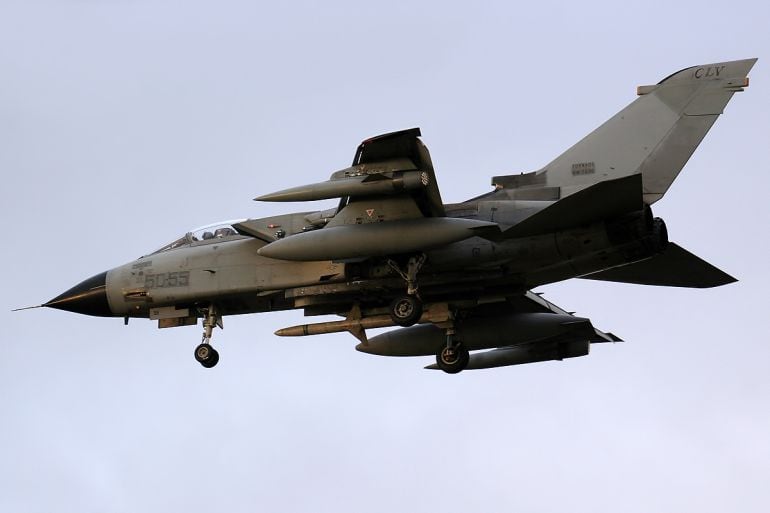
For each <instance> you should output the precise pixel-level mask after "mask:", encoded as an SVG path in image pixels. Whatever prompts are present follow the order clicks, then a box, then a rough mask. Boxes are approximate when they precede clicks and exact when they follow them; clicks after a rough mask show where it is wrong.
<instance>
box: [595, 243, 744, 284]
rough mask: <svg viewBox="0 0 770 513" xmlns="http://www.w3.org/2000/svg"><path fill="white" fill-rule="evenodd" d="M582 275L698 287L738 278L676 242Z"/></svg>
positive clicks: (600, 278)
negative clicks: (643, 257)
mask: <svg viewBox="0 0 770 513" xmlns="http://www.w3.org/2000/svg"><path fill="white" fill-rule="evenodd" d="M582 278H585V279H588V280H602V281H615V282H620V283H635V284H637V285H660V286H666V287H692V288H698V289H703V288H710V287H719V286H720V285H727V284H728V283H733V282H735V281H738V280H736V279H735V278H733V277H732V276H730V275H729V274H727V273H725V272H724V271H721V270H719V269H717V268H716V267H714V266H713V265H711V264H710V263H708V262H706V261H705V260H702V259H701V258H699V257H697V256H695V255H693V254H692V253H690V252H689V251H687V250H686V249H683V248H681V247H680V246H677V245H676V244H674V243H673V242H670V243H669V244H668V246H667V247H666V249H665V251H663V253H661V254H659V255H656V256H654V257H652V258H649V259H647V260H642V261H641V262H636V263H633V264H628V265H624V266H621V267H615V268H613V269H608V270H606V271H600V272H598V273H593V274H589V275H586V276H582Z"/></svg>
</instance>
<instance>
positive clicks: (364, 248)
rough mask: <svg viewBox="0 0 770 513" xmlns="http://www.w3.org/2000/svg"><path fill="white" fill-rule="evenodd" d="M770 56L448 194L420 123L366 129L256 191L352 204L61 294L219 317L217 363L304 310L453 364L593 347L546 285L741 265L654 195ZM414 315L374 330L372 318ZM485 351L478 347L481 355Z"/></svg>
mask: <svg viewBox="0 0 770 513" xmlns="http://www.w3.org/2000/svg"><path fill="white" fill-rule="evenodd" d="M755 62H756V59H747V60H739V61H731V62H721V63H716V64H706V65H703V66H694V67H691V68H687V69H684V70H682V71H679V72H677V73H674V74H672V75H670V76H668V77H667V78H665V79H663V80H661V81H660V82H658V83H657V84H655V85H649V86H641V87H639V88H638V89H637V94H638V95H639V97H638V98H637V99H636V100H634V101H633V102H632V103H631V104H629V105H628V106H627V107H626V108H624V109H623V110H621V111H620V112H618V113H617V114H616V115H615V116H613V117H612V118H610V119H609V120H608V121H607V122H605V123H604V124H602V125H601V126H600V127H599V128H597V129H596V130H594V131H593V132H591V133H590V134H588V135H587V136H586V137H585V138H583V139H582V140H581V141H579V142H578V143H577V144H575V145H574V146H572V147H571V148H570V149H568V150H567V151H566V152H564V153H563V154H562V155H560V156H558V157H557V158H556V159H555V160H553V161H552V162H550V163H549V164H548V165H546V166H545V167H543V168H542V169H540V170H538V171H534V172H531V173H522V174H517V175H508V176H495V177H494V178H492V186H493V187H494V190H492V191H491V192H489V193H487V194H484V195H481V196H479V197H476V198H472V199H469V200H467V201H464V202H462V203H457V204H444V203H443V202H442V200H441V194H440V193H439V188H438V184H437V181H436V174H435V172H434V169H433V165H432V163H431V158H430V155H429V153H428V149H427V148H426V147H425V145H424V144H423V143H422V141H421V140H420V135H421V134H420V130H419V129H418V128H413V129H410V130H403V131H400V132H394V133H389V134H385V135H380V136H377V137H373V138H371V139H367V140H365V141H364V142H362V143H361V144H360V145H359V146H358V149H357V151H356V153H355V157H354V158H353V164H352V165H351V166H350V167H348V168H345V169H342V170H340V171H337V172H335V173H333V174H332V175H331V178H330V179H329V180H328V181H325V182H320V183H316V184H312V185H305V186H302V187H294V188H291V189H286V190H283V191H280V192H274V193H272V194H265V195H263V196H260V197H258V198H256V200H257V201H283V202H299V201H316V200H326V199H339V204H338V206H337V207H336V208H332V209H329V210H322V211H306V212H300V213H293V214H286V215H281V216H278V217H270V218H265V219H245V220H240V221H232V222H227V223H219V224H217V225H211V226H207V227H205V228H201V229H198V230H194V231H191V232H189V233H186V234H184V235H183V236H181V237H179V238H178V239H176V240H174V241H173V242H171V243H169V244H168V245H166V246H164V247H162V248H160V249H159V250H157V251H155V252H153V253H150V254H148V255H145V256H143V257H140V258H138V259H136V260H134V261H131V262H128V263H126V264H124V265H121V266H118V267H116V268H114V269H111V270H109V271H106V272H102V273H99V274H97V275H96V276H93V277H91V278H89V279H87V280H85V281H83V282H82V283H80V284H78V285H76V286H75V287H72V288H71V289H70V290H68V291H66V292H64V293H63V294H61V295H59V296H57V297H55V298H53V299H51V300H50V301H48V302H47V303H45V304H44V305H40V306H45V307H50V308H57V309H60V310H67V311H70V312H76V313H81V314H87V315H97V316H112V317H123V318H124V319H125V322H126V323H128V320H129V318H132V317H141V318H149V319H153V320H157V321H158V327H160V328H171V327H177V326H188V325H196V324H197V323H198V320H199V319H202V324H203V340H202V343H201V344H200V345H198V346H197V347H196V349H195V353H194V354H195V358H196V360H197V361H198V362H200V363H201V364H202V365H203V366H204V367H206V368H210V367H213V366H214V365H216V364H217V362H218V361H219V353H218V352H217V351H216V350H215V349H214V348H213V347H212V346H211V337H212V332H213V330H214V328H215V327H216V326H219V327H220V328H222V327H223V324H222V318H223V317H224V316H227V315H237V314H245V313H256V312H269V311H274V310H289V309H298V308H301V309H303V310H304V313H305V315H307V316H314V315H326V314H336V315H339V316H340V317H342V318H343V319H342V320H337V321H332V322H319V323H316V324H305V325H300V326H294V327H289V328H284V329H281V330H278V331H277V332H276V334H277V335H279V336H306V335H316V334H321V333H332V332H342V331H348V332H350V333H351V334H353V335H354V336H355V337H356V338H357V339H358V340H359V341H360V343H359V344H358V345H357V346H356V349H358V350H359V351H362V352H365V353H370V354H375V355H383V356H425V355H435V356H436V364H435V365H431V366H429V368H438V369H441V370H443V371H445V372H448V373H456V372H460V371H461V370H463V369H483V368H490V367H501V366H507V365H516V364H523V363H531V362H539V361H546V360H561V359H563V358H572V357H577V356H584V355H587V354H588V351H589V345H590V344H591V343H597V342H612V341H619V340H620V339H619V338H617V337H616V336H614V335H612V334H610V333H605V332H602V331H599V330H598V329H595V328H594V327H593V326H592V324H591V321H590V320H588V319H585V318H582V317H576V316H574V315H572V314H571V313H569V312H566V311H564V310H562V309H561V308H559V307H557V306H555V305H553V304H552V303H550V302H548V301H546V300H544V299H543V298H541V297H540V296H539V295H537V294H534V293H532V292H531V291H530V290H531V289H532V288H533V287H536V286H539V285H543V284H547V283H553V282H558V281H562V280H566V279H568V278H575V277H579V278H586V279H591V280H606V281H614V282H625V283H636V284H644V285H663V286H673V287H715V286H719V285H724V284H727V283H731V282H733V281H735V279H734V278H732V277H731V276H729V275H728V274H726V273H724V272H722V271H720V270H719V269H717V268H716V267H714V266H712V265H711V264H709V263H707V262H705V261H703V260H701V259H700V258H698V257H697V256H695V255H693V254H692V253H689V252H688V251H686V250H685V249H683V248H681V247H680V246H678V245H676V244H674V243H673V242H669V240H668V232H667V230H666V225H665V224H664V222H663V220H662V219H659V218H656V217H653V214H652V210H651V208H650V207H651V205H652V204H653V203H655V202H656V201H657V200H659V199H660V198H662V197H663V195H664V194H665V193H666V191H667V190H668V188H669V186H670V185H671V183H672V182H673V181H674V179H675V178H676V177H677V175H678V174H679V172H680V170H681V169H682V167H683V166H684V165H685V163H686V162H687V160H688V159H689V158H690V155H692V153H693V151H695V148H696V147H697V146H698V144H700V142H701V140H702V139H703V137H704V136H705V135H706V133H707V132H708V130H709V129H710V128H711V126H712V125H713V124H714V122H715V121H716V119H717V117H718V116H719V115H720V114H721V113H722V111H723V109H724V107H725V106H726V105H727V103H728V101H729V100H730V99H731V98H732V96H733V93H735V92H738V91H743V89H744V88H745V87H747V86H748V84H749V79H748V77H747V74H748V72H749V70H750V69H751V68H752V66H753V65H754V63H755ZM388 326H400V328H397V329H395V330H391V331H389V332H386V333H384V334H381V335H378V336H375V337H372V338H369V337H367V334H366V330H367V329H369V328H382V327H388ZM471 352H472V353H471Z"/></svg>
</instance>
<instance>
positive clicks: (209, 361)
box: [195, 305, 224, 369]
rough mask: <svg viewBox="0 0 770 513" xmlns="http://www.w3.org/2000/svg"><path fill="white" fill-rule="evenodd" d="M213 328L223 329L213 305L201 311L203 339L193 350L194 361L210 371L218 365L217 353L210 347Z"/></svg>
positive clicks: (220, 319)
mask: <svg viewBox="0 0 770 513" xmlns="http://www.w3.org/2000/svg"><path fill="white" fill-rule="evenodd" d="M214 326H219V327H220V329H224V324H223V323H222V316H221V315H219V313H218V312H217V309H216V307H215V306H214V305H211V306H209V307H208V308H206V309H204V310H203V339H202V340H201V343H200V345H199V346H198V347H196V348H195V359H196V360H197V361H198V363H200V364H201V365H203V366H204V367H205V368H207V369H210V368H212V367H213V366H215V365H216V364H217V363H219V352H218V351H217V350H216V349H214V348H213V347H211V335H212V331H213V330H214Z"/></svg>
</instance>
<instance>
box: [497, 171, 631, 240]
mask: <svg viewBox="0 0 770 513" xmlns="http://www.w3.org/2000/svg"><path fill="white" fill-rule="evenodd" d="M643 207H644V204H643V202H642V175H639V174H636V175H630V176H626V177H623V178H617V179H615V180H607V181H605V182H599V183H597V184H595V185H592V186H590V187H587V188H585V189H583V190H581V191H579V192H576V193H575V194H572V195H571V196H567V197H566V198H562V199H561V200H559V201H557V202H556V203H554V204H552V205H551V206H549V207H546V208H544V209H543V210H540V211H539V212H537V213H536V214H534V215H532V216H530V217H528V218H526V219H524V220H523V221H522V222H520V223H518V224H516V225H514V226H512V227H511V228H509V229H507V230H505V231H504V232H503V237H505V238H506V239H510V238H514V237H529V236H532V235H539V234H542V233H548V232H554V231H560V230H566V229H569V228H574V227H576V226H581V225H585V224H589V223H592V222H595V221H600V220H603V219H609V218H613V217H617V216H621V215H623V214H626V213H628V212H634V211H637V210H641V209H642V208H643Z"/></svg>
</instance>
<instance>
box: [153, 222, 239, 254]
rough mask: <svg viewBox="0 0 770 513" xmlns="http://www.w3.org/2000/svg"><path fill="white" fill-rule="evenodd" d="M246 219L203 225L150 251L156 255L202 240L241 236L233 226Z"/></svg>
mask: <svg viewBox="0 0 770 513" xmlns="http://www.w3.org/2000/svg"><path fill="white" fill-rule="evenodd" d="M242 221H244V220H243V219H238V220H234V221H222V222H219V223H213V224H209V225H206V226H201V227H200V228H196V229H194V230H192V231H189V232H187V233H185V234H184V235H183V236H181V237H179V238H178V239H176V240H175V241H173V242H170V243H169V244H166V245H165V246H163V247H162V248H160V249H158V250H156V251H153V252H152V253H150V254H151V255H154V254H156V253H162V252H164V251H171V250H172V249H177V248H181V247H183V246H189V245H191V244H193V243H195V242H201V241H217V240H219V239H225V238H232V237H233V236H240V235H238V232H236V231H235V228H233V225H234V224H237V223H240V222H242Z"/></svg>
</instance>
